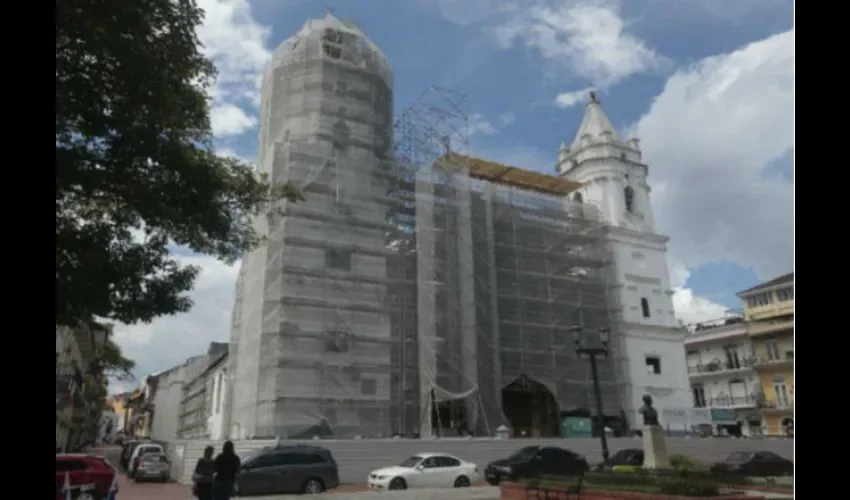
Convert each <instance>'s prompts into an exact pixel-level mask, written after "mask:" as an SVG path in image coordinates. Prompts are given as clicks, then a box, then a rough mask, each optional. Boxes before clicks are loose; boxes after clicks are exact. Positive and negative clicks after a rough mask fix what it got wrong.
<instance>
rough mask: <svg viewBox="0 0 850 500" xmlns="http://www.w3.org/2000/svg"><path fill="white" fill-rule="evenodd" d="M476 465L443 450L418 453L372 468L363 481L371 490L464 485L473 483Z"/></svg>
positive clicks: (477, 469)
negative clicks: (395, 462)
mask: <svg viewBox="0 0 850 500" xmlns="http://www.w3.org/2000/svg"><path fill="white" fill-rule="evenodd" d="M480 479H481V471H480V469H479V468H478V466H477V465H475V464H474V463H471V462H466V461H464V460H461V459H459V458H457V457H455V456H452V455H447V454H444V453H419V454H417V455H413V456H412V457H410V458H408V459H407V460H405V461H404V462H402V463H400V464H399V465H392V466H390V467H384V468H382V469H376V470H373V471H372V472H371V473H370V474H369V477H368V478H367V480H366V482H367V484H368V485H369V488H371V489H373V490H381V491H383V490H405V489H407V488H464V487H467V486H470V485H472V484H475V483H477V482H478V481H479V480H480Z"/></svg>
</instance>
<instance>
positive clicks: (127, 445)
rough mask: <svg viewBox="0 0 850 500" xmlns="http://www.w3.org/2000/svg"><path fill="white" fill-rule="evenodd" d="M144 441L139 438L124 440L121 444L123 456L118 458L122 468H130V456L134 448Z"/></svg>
mask: <svg viewBox="0 0 850 500" xmlns="http://www.w3.org/2000/svg"><path fill="white" fill-rule="evenodd" d="M143 442H144V441H140V440H138V439H130V440H127V441H124V443H123V444H122V445H121V458H119V459H118V464H119V465H120V466H121V468H122V469H124V470H127V469H129V468H130V456H131V455H132V454H133V450H134V449H135V448H136V446H137V445H138V444H140V443H143Z"/></svg>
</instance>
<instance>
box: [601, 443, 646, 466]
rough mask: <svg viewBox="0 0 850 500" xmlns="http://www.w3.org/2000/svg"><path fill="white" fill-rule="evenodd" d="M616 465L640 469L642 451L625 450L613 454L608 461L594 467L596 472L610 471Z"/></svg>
mask: <svg viewBox="0 0 850 500" xmlns="http://www.w3.org/2000/svg"><path fill="white" fill-rule="evenodd" d="M618 465H632V466H635V467H641V466H642V465H643V450H641V449H639V448H626V449H625V450H620V451H618V452H617V453H614V454H613V455H612V456H610V457H609V458H608V460H606V461H604V462H602V463H600V464H599V465H597V466H596V470H598V471H610V470H612V469H613V468H614V467H616V466H618Z"/></svg>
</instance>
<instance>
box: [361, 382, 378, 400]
mask: <svg viewBox="0 0 850 500" xmlns="http://www.w3.org/2000/svg"><path fill="white" fill-rule="evenodd" d="M360 394H361V395H363V396H374V395H376V394H378V381H377V380H375V379H373V378H364V379H360Z"/></svg>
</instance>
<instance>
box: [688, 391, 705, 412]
mask: <svg viewBox="0 0 850 500" xmlns="http://www.w3.org/2000/svg"><path fill="white" fill-rule="evenodd" d="M691 391H692V392H693V393H694V408H705V407H706V404H705V388H703V386H702V385H695V386H693V387H692V388H691Z"/></svg>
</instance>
